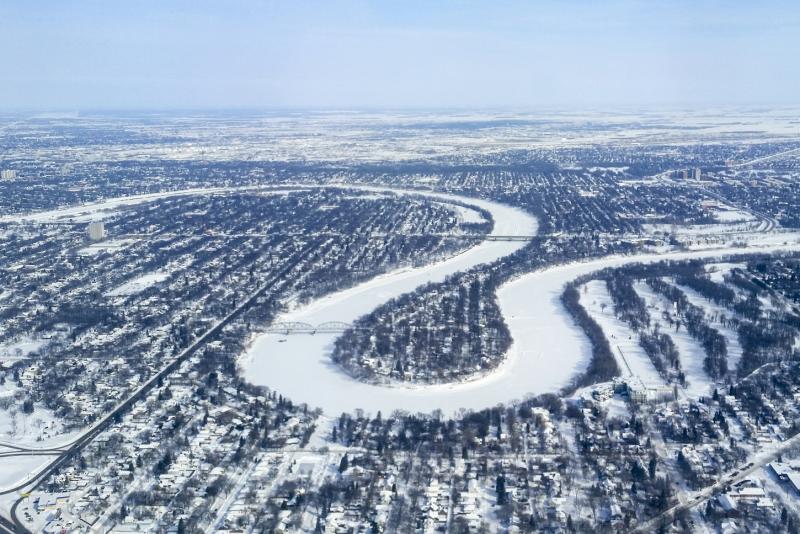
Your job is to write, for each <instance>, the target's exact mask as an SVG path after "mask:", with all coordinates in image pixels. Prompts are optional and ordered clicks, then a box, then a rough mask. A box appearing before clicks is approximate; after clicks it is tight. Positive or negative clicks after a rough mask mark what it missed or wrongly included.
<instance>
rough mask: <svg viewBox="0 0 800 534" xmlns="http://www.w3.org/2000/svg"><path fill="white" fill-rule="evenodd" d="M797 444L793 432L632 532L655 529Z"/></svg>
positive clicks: (799, 441)
mask: <svg viewBox="0 0 800 534" xmlns="http://www.w3.org/2000/svg"><path fill="white" fill-rule="evenodd" d="M799 445H800V434H795V435H794V436H793V437H791V438H789V439H787V440H786V441H784V442H783V443H781V444H780V445H779V446H778V447H777V448H775V450H773V451H770V452H767V453H762V454H761V455H760V456H757V457H756V459H754V460H752V461H751V462H750V463H747V464H745V465H743V466H741V467H739V468H737V469H734V470H732V471H729V472H727V473H725V475H723V476H722V477H721V478H720V479H719V480H718V481H717V482H715V483H714V484H712V485H710V486H707V487H705V488H703V489H702V490H700V491H698V492H696V493H695V494H694V495H693V496H691V497H690V498H689V499H688V501H687V502H685V503H679V504H676V505H675V506H673V507H672V508H669V509H667V510H665V511H664V512H662V513H661V514H659V515H657V516H656V517H654V518H653V519H651V520H649V521H647V522H646V523H643V524H641V525H639V526H638V527H637V528H636V530H634V532H653V531H655V530H656V529H657V528H658V526H659V525H661V524H662V523H663V522H665V521H670V520H671V519H673V518H674V517H675V515H676V514H678V513H679V512H682V511H687V510H691V509H692V508H694V507H695V506H697V505H699V504H702V503H703V502H705V501H706V500H707V499H708V498H709V497H711V496H712V495H714V494H715V493H720V492H722V490H723V489H724V488H725V487H726V486H730V485H732V484H736V483H737V482H741V481H742V480H744V479H746V478H748V477H749V476H750V475H751V474H752V473H753V472H755V471H758V470H759V469H761V468H762V467H764V466H765V465H766V464H768V463H770V462H772V461H774V460H776V459H777V458H778V456H780V455H781V454H783V453H785V452H787V451H788V450H790V449H792V448H793V447H797V446H799Z"/></svg>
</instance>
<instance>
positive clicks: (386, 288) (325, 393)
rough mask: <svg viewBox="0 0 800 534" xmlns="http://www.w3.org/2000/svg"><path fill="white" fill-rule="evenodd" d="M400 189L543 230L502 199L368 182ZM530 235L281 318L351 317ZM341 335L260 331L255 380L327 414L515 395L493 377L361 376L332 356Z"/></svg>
mask: <svg viewBox="0 0 800 534" xmlns="http://www.w3.org/2000/svg"><path fill="white" fill-rule="evenodd" d="M360 189H368V190H374V191H393V192H395V193H401V194H402V193H413V194H423V195H424V196H426V197H429V198H431V199H433V200H437V201H443V202H452V201H457V202H463V203H467V204H470V205H474V206H477V207H479V208H483V209H485V210H487V211H489V212H490V213H491V214H492V218H493V219H494V228H493V229H492V235H503V236H510V235H522V236H530V235H533V234H535V233H536V231H537V226H538V225H537V221H536V219H535V218H534V217H533V216H531V215H529V214H528V213H526V212H524V211H522V210H520V209H517V208H512V207H509V206H506V205H503V204H499V203H496V202H490V201H486V200H479V199H474V198H469V197H461V196H454V195H446V194H438V193H429V192H420V191H408V192H403V191H398V190H392V189H379V188H360ZM525 244H526V242H524V241H514V242H508V241H483V242H481V243H480V244H478V245H476V246H474V247H472V248H470V249H468V250H466V251H465V252H462V253H461V254H458V255H456V256H453V257H451V258H449V259H447V260H444V261H440V262H436V263H433V264H431V265H428V266H425V267H420V268H414V269H404V270H399V271H394V272H391V273H387V274H384V275H381V276H378V277H376V278H374V279H372V280H369V281H367V282H364V283H361V284H358V285H356V286H354V287H352V288H350V289H347V290H344V291H340V292H338V293H334V294H332V295H329V296H327V297H323V298H321V299H319V300H316V301H314V302H311V303H309V304H308V305H306V306H302V307H300V308H298V309H296V310H293V311H291V312H289V313H286V314H284V315H282V316H281V317H279V318H278V319H277V320H276V322H304V323H309V324H312V325H318V324H321V323H325V322H329V321H342V322H346V323H351V322H353V321H355V320H356V319H357V318H359V317H361V316H362V315H365V314H367V313H369V312H371V311H372V310H374V309H375V308H377V307H378V306H380V305H381V304H383V303H384V302H386V301H387V300H389V299H391V298H393V297H397V296H399V295H402V294H403V293H407V292H409V291H413V290H414V289H416V288H417V287H419V286H421V285H424V284H426V283H429V282H441V281H443V280H444V279H445V278H446V277H447V276H448V275H451V274H453V273H457V272H459V271H464V270H466V269H470V268H472V267H474V266H476V265H481V264H485V263H490V262H492V261H494V260H496V259H498V258H502V257H504V256H507V255H509V254H511V253H513V252H515V251H516V250H519V249H520V248H521V247H523V246H524V245H525ZM337 335H338V334H314V335H308V334H297V335H290V336H284V335H280V334H263V335H260V336H259V337H257V338H256V339H255V340H254V342H253V344H252V345H251V347H250V349H249V350H248V351H247V352H246V353H245V354H244V355H243V357H242V358H241V360H240V364H241V367H242V370H243V372H244V377H245V379H247V380H248V381H250V382H252V383H254V384H259V385H264V386H268V387H270V388H272V389H274V390H276V391H278V392H279V393H280V394H282V395H284V396H288V397H289V398H290V399H292V400H293V401H295V402H306V403H308V404H309V405H310V406H314V407H316V406H318V407H321V408H322V409H323V410H325V411H326V412H327V413H331V414H336V413H338V412H342V411H353V410H355V409H357V408H362V409H364V410H365V411H369V412H372V413H374V412H376V411H377V410H381V411H383V413H390V412H392V411H394V410H396V409H401V410H407V411H410V412H418V411H423V412H430V411H432V410H435V409H437V408H440V409H442V410H444V411H448V412H450V411H455V410H457V409H458V408H461V407H465V408H476V407H484V406H486V404H485V399H495V398H496V399H497V400H495V401H493V402H492V401H490V404H491V403H496V402H501V401H507V400H508V399H509V398H508V397H507V396H506V395H498V393H499V391H498V390H497V389H496V388H500V389H502V387H503V385H502V382H503V381H497V380H495V379H494V378H493V377H494V375H492V376H491V377H487V378H486V379H480V380H476V381H474V382H471V383H469V384H465V385H431V386H414V387H403V386H392V387H387V386H377V385H372V384H366V383H363V382H359V381H357V380H354V379H353V378H351V377H350V376H349V375H347V374H345V373H344V372H342V371H341V370H340V369H339V368H338V367H337V366H336V365H334V364H333V363H332V362H331V359H330V352H331V349H332V347H333V342H334V340H335V339H336V337H337Z"/></svg>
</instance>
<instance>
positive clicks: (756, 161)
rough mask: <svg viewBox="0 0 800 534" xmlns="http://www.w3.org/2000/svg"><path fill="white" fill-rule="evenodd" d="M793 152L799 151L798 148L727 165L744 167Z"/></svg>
mask: <svg viewBox="0 0 800 534" xmlns="http://www.w3.org/2000/svg"><path fill="white" fill-rule="evenodd" d="M795 152H800V148H793V149H791V150H784V151H783V152H776V153H775V154H770V155H769V156H761V157H759V158H755V159H751V160H749V161H743V162H742V163H734V164H733V165H729V167H731V168H734V169H735V168H738V167H746V166H748V165H753V164H754V163H761V162H764V161H769V160H771V159H775V158H779V157H781V156H788V155H790V154H794V153H795Z"/></svg>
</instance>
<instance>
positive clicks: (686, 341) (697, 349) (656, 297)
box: [634, 281, 714, 398]
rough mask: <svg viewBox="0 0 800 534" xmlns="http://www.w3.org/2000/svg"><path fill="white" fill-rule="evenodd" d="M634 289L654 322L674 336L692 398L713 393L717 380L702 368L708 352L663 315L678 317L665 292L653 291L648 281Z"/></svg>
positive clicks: (663, 331) (638, 284) (662, 330)
mask: <svg viewBox="0 0 800 534" xmlns="http://www.w3.org/2000/svg"><path fill="white" fill-rule="evenodd" d="M634 289H636V293H638V294H639V296H640V297H642V298H643V299H644V301H645V303H646V304H647V308H648V311H649V312H650V318H651V319H652V320H653V321H654V323H655V322H657V323H658V324H659V326H660V329H661V332H662V333H664V334H668V335H669V337H671V338H672V342H673V343H675V348H676V349H678V359H679V360H680V362H681V370H682V371H683V374H684V376H685V377H686V388H685V391H686V393H687V394H688V395H689V396H690V397H692V398H697V397H702V396H708V395H710V394H711V393H712V392H713V390H714V383H713V381H712V380H711V377H709V376H708V374H707V373H706V371H705V369H704V367H703V360H705V357H706V351H705V350H704V349H703V347H702V346H701V345H700V343H699V342H698V341H697V340H696V339H694V338H693V337H692V336H691V335H690V334H689V332H687V331H686V328H685V326H683V325H682V326H681V328H680V329H678V330H677V331H676V330H675V329H674V328H671V327H670V325H669V324H668V322H667V321H666V320H665V319H664V315H663V314H664V312H665V311H666V312H668V313H670V314H671V315H672V316H673V319H674V320H677V319H678V318H677V317H676V316H675V314H674V312H672V303H671V302H669V301H668V300H667V299H666V297H664V296H663V295H660V294H658V293H656V292H655V291H653V290H652V289H651V288H650V286H648V285H647V283H645V282H642V281H638V282H636V283H635V284H634Z"/></svg>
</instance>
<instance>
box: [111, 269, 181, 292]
mask: <svg viewBox="0 0 800 534" xmlns="http://www.w3.org/2000/svg"><path fill="white" fill-rule="evenodd" d="M167 278H169V273H162V272H154V273H147V274H143V275H142V276H139V277H137V278H134V279H133V280H128V281H127V282H125V283H124V284H122V285H119V286H117V287H115V288H114V289H112V290H111V291H109V292H107V293H106V294H105V296H106V297H127V296H129V295H135V294H137V293H141V292H142V291H144V290H145V289H147V288H148V287H150V286H152V285H155V284H157V283H159V282H163V281H164V280H166V279H167Z"/></svg>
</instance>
